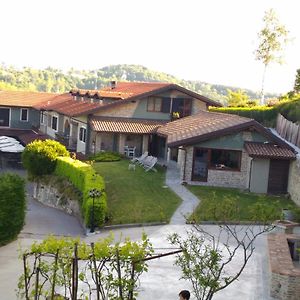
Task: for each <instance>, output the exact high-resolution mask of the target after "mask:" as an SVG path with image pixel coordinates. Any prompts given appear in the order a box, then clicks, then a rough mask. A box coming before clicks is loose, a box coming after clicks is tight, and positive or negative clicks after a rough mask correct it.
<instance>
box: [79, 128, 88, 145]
mask: <svg viewBox="0 0 300 300" xmlns="http://www.w3.org/2000/svg"><path fill="white" fill-rule="evenodd" d="M79 140H80V141H82V142H84V143H85V141H86V129H85V128H84V127H80V130H79Z"/></svg>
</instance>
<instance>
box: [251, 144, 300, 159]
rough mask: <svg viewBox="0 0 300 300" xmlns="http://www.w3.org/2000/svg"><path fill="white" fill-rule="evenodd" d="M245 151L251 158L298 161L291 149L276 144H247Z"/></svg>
mask: <svg viewBox="0 0 300 300" xmlns="http://www.w3.org/2000/svg"><path fill="white" fill-rule="evenodd" d="M245 149H246V152H247V153H248V154H249V156H251V157H260V158H273V159H296V154H295V153H294V152H293V151H292V150H291V149H288V148H285V147H281V146H279V145H277V144H274V143H257V142H245Z"/></svg>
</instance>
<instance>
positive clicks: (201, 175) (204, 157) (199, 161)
mask: <svg viewBox="0 0 300 300" xmlns="http://www.w3.org/2000/svg"><path fill="white" fill-rule="evenodd" d="M207 168H208V150H207V149H197V148H195V150H194V160H193V171H192V180H193V181H204V182H207Z"/></svg>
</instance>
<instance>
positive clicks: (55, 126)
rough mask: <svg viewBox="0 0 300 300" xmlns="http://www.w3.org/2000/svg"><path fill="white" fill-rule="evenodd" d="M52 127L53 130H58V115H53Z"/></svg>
mask: <svg viewBox="0 0 300 300" xmlns="http://www.w3.org/2000/svg"><path fill="white" fill-rule="evenodd" d="M51 128H52V129H53V130H57V117H56V116H52V122H51Z"/></svg>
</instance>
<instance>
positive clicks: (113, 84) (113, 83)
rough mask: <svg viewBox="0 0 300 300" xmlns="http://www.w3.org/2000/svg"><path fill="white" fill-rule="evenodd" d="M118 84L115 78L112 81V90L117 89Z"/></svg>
mask: <svg viewBox="0 0 300 300" xmlns="http://www.w3.org/2000/svg"><path fill="white" fill-rule="evenodd" d="M116 86H117V82H116V81H115V80H113V81H111V82H110V88H111V89H112V90H113V89H115V88H116Z"/></svg>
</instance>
